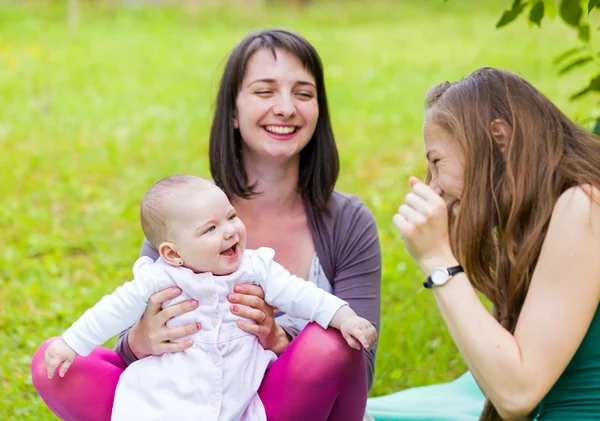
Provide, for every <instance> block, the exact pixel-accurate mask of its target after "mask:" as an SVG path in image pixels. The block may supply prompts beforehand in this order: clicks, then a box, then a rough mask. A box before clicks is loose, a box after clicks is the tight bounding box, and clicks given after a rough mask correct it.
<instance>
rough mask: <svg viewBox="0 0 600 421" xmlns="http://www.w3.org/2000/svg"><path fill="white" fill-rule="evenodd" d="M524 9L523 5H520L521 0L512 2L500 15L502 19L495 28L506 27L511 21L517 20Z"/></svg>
mask: <svg viewBox="0 0 600 421" xmlns="http://www.w3.org/2000/svg"><path fill="white" fill-rule="evenodd" d="M523 9H525V3H521V0H514V1H513V4H512V7H511V8H510V9H508V10H506V11H504V13H503V14H502V17H501V18H500V20H499V21H498V23H497V24H496V28H502V27H503V26H505V25H508V24H509V23H511V22H512V21H513V20H515V19H516V18H517V16H519V15H520V14H521V12H522V11H523Z"/></svg>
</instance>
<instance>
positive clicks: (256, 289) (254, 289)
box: [233, 284, 265, 299]
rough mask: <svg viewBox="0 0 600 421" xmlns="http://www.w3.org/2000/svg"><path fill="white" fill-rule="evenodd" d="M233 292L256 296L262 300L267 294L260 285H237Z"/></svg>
mask: <svg viewBox="0 0 600 421" xmlns="http://www.w3.org/2000/svg"><path fill="white" fill-rule="evenodd" d="M233 290H234V291H235V292H237V293H239V294H245V295H255V296H257V297H259V298H261V299H263V298H265V292H264V291H263V289H262V288H261V287H260V286H258V285H253V284H239V285H236V286H235V288H234V289H233Z"/></svg>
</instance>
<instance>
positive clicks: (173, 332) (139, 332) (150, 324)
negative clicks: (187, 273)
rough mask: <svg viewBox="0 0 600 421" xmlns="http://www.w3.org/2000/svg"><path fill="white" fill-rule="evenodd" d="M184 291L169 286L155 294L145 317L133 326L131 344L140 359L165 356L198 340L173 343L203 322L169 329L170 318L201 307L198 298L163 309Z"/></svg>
mask: <svg viewBox="0 0 600 421" xmlns="http://www.w3.org/2000/svg"><path fill="white" fill-rule="evenodd" d="M179 294H181V290H180V289H179V288H176V287H175V288H166V289H163V290H161V291H158V292H156V293H154V294H153V295H152V296H151V297H150V299H149V300H148V306H147V307H146V311H145V312H144V314H143V315H142V318H141V319H140V320H139V321H138V322H137V323H136V324H135V325H133V327H132V328H131V330H130V331H129V336H128V343H129V347H130V348H131V351H132V352H133V353H134V354H135V356H136V357H137V358H138V359H141V358H145V357H147V356H148V355H162V354H164V353H166V352H176V351H183V350H185V349H187V348H189V347H190V346H192V344H193V343H194V342H193V341H192V340H190V339H188V340H186V341H183V342H170V341H171V340H173V339H178V338H181V337H183V336H186V335H191V334H192V333H195V332H198V331H199V330H200V328H201V326H200V323H191V324H188V325H185V326H182V327H174V328H169V327H167V326H166V323H167V321H168V320H170V319H172V318H173V317H175V316H180V315H182V314H183V313H187V312H188V311H192V310H194V309H195V308H196V307H198V302H197V301H195V300H188V301H183V302H181V303H178V304H174V305H172V306H169V307H166V308H164V309H161V307H162V303H164V302H165V301H167V300H170V299H173V298H175V297H177V296H178V295H179Z"/></svg>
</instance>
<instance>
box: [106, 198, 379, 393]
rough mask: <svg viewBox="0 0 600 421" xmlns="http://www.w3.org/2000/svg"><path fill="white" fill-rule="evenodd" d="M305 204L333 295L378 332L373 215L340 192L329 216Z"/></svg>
mask: <svg viewBox="0 0 600 421" xmlns="http://www.w3.org/2000/svg"><path fill="white" fill-rule="evenodd" d="M304 205H305V208H306V216H307V219H308V223H309V226H310V229H311V231H312V236H313V242H314V245H315V251H316V253H317V256H318V258H319V261H320V263H321V266H322V267H323V271H324V272H325V275H326V276H327V279H329V281H330V282H331V283H332V285H333V294H334V295H336V296H337V297H339V298H341V299H342V300H344V301H347V302H348V304H349V305H350V307H351V308H352V309H353V310H354V311H356V313H357V314H358V315H359V316H361V317H364V318H365V319H367V320H369V321H371V323H373V325H374V326H375V327H376V328H377V331H379V319H380V311H381V303H380V296H381V249H380V246H379V236H378V233H377V226H376V225H375V219H374V218H373V215H372V214H371V212H370V211H369V209H368V208H367V207H366V206H365V205H364V204H363V203H362V202H361V201H360V199H358V198H357V197H356V196H354V195H349V194H346V193H342V192H338V191H334V192H333V193H332V195H331V197H330V199H329V203H328V210H329V212H328V214H324V213H320V212H318V211H317V210H316V209H314V208H313V207H311V206H310V204H309V203H308V202H306V201H305V202H304ZM142 255H144V256H150V257H152V258H153V259H156V258H157V257H158V254H157V252H156V250H154V249H153V248H152V246H150V244H149V243H148V242H147V241H144V245H143V247H142ZM282 327H283V328H284V329H285V330H286V332H288V334H289V335H290V336H292V337H296V336H297V335H298V334H299V333H300V332H299V331H297V330H296V329H294V328H292V327H290V326H282ZM128 332H129V331H128V330H127V331H124V332H121V334H120V335H119V338H118V339H117V343H116V345H115V350H116V352H117V353H118V354H119V355H120V356H121V358H122V359H123V361H124V362H125V364H126V365H129V364H131V363H132V362H134V361H135V360H136V357H135V355H134V354H133V352H131V349H130V348H129V343H128V342H127V335H128ZM376 352H377V347H376V346H375V347H374V348H373V349H372V350H370V351H368V352H367V353H366V356H367V375H368V384H369V389H371V386H372V385H373V376H374V373H375V354H376Z"/></svg>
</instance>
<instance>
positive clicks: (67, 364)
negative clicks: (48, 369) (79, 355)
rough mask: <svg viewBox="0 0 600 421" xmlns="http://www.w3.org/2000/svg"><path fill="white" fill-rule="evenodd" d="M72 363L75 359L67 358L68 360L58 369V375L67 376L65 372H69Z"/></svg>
mask: <svg viewBox="0 0 600 421" xmlns="http://www.w3.org/2000/svg"><path fill="white" fill-rule="evenodd" d="M71 364H73V360H72V359H70V358H67V359H66V360H64V361H63V363H62V365H61V366H60V370H59V371H58V375H59V376H60V377H65V374H67V370H68V369H69V367H71Z"/></svg>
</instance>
